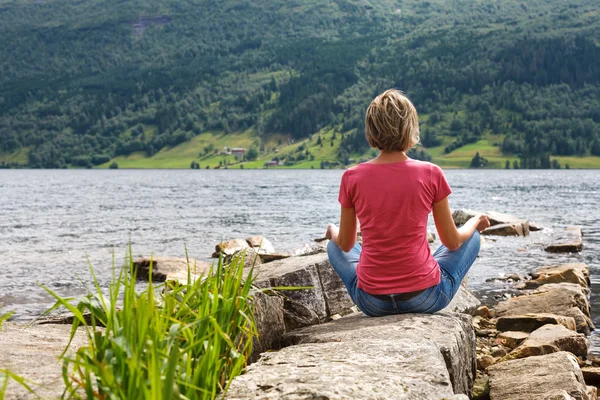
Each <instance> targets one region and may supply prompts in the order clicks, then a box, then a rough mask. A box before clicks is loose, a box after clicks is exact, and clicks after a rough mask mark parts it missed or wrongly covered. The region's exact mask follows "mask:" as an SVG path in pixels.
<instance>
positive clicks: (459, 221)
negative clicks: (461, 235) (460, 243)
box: [452, 210, 530, 236]
mask: <svg viewBox="0 0 600 400" xmlns="http://www.w3.org/2000/svg"><path fill="white" fill-rule="evenodd" d="M478 214H486V215H487V216H489V217H490V225H491V226H490V228H488V229H486V230H485V231H484V232H482V233H483V234H484V235H486V234H490V235H496V234H498V235H500V234H501V233H486V231H487V230H490V231H491V232H494V230H493V229H492V228H494V226H496V225H515V226H521V228H514V229H517V230H518V231H519V232H521V234H520V235H513V234H508V235H502V236H527V235H529V230H530V229H529V222H528V221H527V220H524V219H521V218H517V217H515V216H513V215H508V214H503V213H498V212H494V211H487V212H480V211H474V210H456V211H454V212H453V213H452V219H453V220H454V223H455V224H456V225H457V226H459V225H463V224H465V222H467V221H468V220H469V219H471V218H473V217H474V216H476V215H478ZM500 231H502V229H500Z"/></svg>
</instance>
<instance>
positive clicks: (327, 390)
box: [225, 339, 454, 400]
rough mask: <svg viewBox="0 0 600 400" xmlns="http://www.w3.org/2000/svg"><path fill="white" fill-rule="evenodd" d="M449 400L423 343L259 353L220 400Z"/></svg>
mask: <svg viewBox="0 0 600 400" xmlns="http://www.w3.org/2000/svg"><path fill="white" fill-rule="evenodd" d="M453 395H454V392H453V390H452V384H451V382H450V377H449V375H448V371H447V369H446V363H445V361H444V358H443V357H442V354H441V353H440V351H439V349H438V347H437V345H436V344H435V343H433V342H430V341H427V340H421V341H419V342H415V341H413V340H407V339H399V340H375V341H371V340H367V339H362V340H359V341H352V342H343V343H340V342H330V343H309V344H302V345H297V346H292V347H286V348H284V349H282V350H280V351H278V352H274V353H265V354H264V355H263V356H262V357H261V359H260V360H259V361H258V362H257V363H255V364H252V365H250V366H249V367H248V370H247V372H246V373H245V374H244V375H241V376H238V377H236V378H235V379H234V380H233V382H232V383H231V386H230V388H229V391H228V393H227V394H226V395H225V398H226V399H232V400H233V399H286V400H292V399H294V400H295V399H442V398H448V397H451V396H453Z"/></svg>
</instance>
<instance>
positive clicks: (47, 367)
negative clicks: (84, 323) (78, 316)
mask: <svg viewBox="0 0 600 400" xmlns="http://www.w3.org/2000/svg"><path fill="white" fill-rule="evenodd" d="M70 333H71V326H70V325H31V326H29V325H23V324H13V323H4V324H3V326H2V330H1V331H0V343H1V344H2V345H1V346H2V350H1V351H0V368H2V369H9V370H11V371H12V372H14V373H16V374H18V375H21V376H23V377H24V378H26V379H28V380H30V381H32V382H34V383H35V385H33V386H32V389H34V390H35V391H36V393H37V394H38V395H39V396H40V398H43V399H58V398H60V396H61V394H62V392H63V390H64V383H63V380H62V362H61V361H60V360H59V359H58V357H59V356H60V355H61V353H62V352H63V351H64V349H65V347H66V346H67V343H68V342H69V336H70ZM85 345H87V335H86V334H85V332H84V331H83V330H82V329H80V330H79V332H78V333H77V334H76V335H75V338H74V339H73V343H72V344H71V346H72V347H71V350H70V351H76V349H77V348H79V347H81V346H85ZM5 398H6V399H28V398H32V395H31V394H30V393H29V392H27V391H26V390H25V389H24V388H22V387H21V386H19V385H18V384H16V383H14V382H13V381H11V383H10V384H9V386H8V391H7V393H6V397H5Z"/></svg>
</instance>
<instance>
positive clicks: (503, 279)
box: [485, 274, 523, 283]
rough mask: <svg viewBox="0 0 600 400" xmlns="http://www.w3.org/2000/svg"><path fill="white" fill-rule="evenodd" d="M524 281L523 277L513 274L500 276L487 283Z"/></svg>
mask: <svg viewBox="0 0 600 400" xmlns="http://www.w3.org/2000/svg"><path fill="white" fill-rule="evenodd" d="M522 280H523V278H521V275H519V274H511V275H507V276H504V275H503V274H501V275H499V276H495V277H492V278H488V279H486V280H485V281H486V282H495V281H501V282H508V283H512V282H520V281H522Z"/></svg>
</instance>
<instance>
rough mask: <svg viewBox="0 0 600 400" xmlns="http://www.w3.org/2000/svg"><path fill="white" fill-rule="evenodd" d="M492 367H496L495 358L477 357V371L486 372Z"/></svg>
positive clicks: (488, 356) (487, 356) (489, 356)
mask: <svg viewBox="0 0 600 400" xmlns="http://www.w3.org/2000/svg"><path fill="white" fill-rule="evenodd" d="M490 365H494V357H492V356H491V355H487V354H486V355H483V356H477V369H478V370H480V371H484V370H485V369H486V368H487V367H489V366H490Z"/></svg>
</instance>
